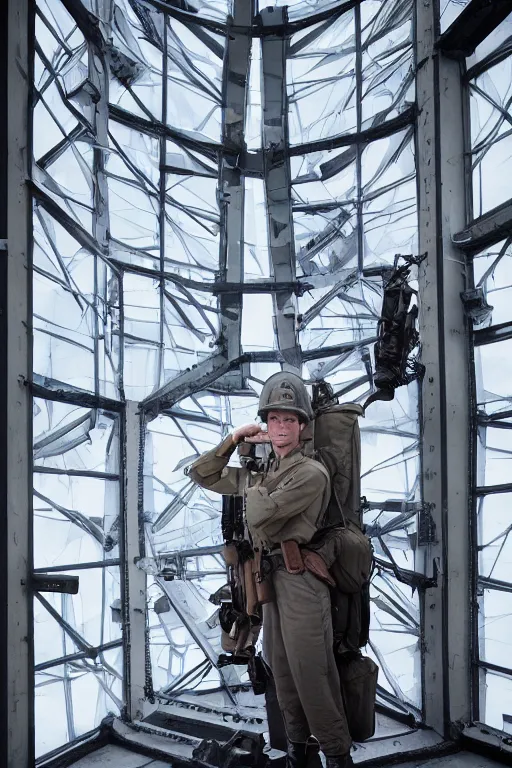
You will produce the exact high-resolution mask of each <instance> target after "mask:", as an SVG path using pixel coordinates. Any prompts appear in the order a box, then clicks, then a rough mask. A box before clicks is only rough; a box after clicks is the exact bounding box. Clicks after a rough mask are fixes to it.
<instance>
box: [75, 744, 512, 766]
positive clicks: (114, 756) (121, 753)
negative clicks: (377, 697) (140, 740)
mask: <svg viewBox="0 0 512 768" xmlns="http://www.w3.org/2000/svg"><path fill="white" fill-rule="evenodd" d="M502 765H503V764H502V763H496V762H494V760H488V759H487V758H485V757H479V756H478V755H475V754H472V753H469V752H460V753H459V754H458V755H452V756H450V757H437V758H435V759H433V760H426V761H425V760H422V761H413V762H410V763H401V768H423V766H428V768H501V766H502ZM100 766H101V768H172V765H171V763H167V762H162V761H161V760H151V758H149V757H144V756H143V755H137V754H135V753H134V752H130V751H129V750H127V749H123V748H122V747H114V746H112V745H109V746H107V747H103V748H102V749H99V750H98V751H97V752H94V753H93V754H92V755H88V756H87V757H83V758H82V759H81V760H79V761H78V762H77V763H73V766H72V768H100Z"/></svg>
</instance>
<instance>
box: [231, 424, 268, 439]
mask: <svg viewBox="0 0 512 768" xmlns="http://www.w3.org/2000/svg"><path fill="white" fill-rule="evenodd" d="M262 434H266V432H264V431H263V430H262V428H261V426H260V425H259V424H244V426H243V427H238V428H237V429H235V431H234V432H233V441H234V442H235V443H241V442H242V440H244V439H245V438H246V437H252V438H254V437H256V436H259V435H262Z"/></svg>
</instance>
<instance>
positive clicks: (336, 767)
mask: <svg viewBox="0 0 512 768" xmlns="http://www.w3.org/2000/svg"><path fill="white" fill-rule="evenodd" d="M353 766H354V761H353V760H352V756H351V754H350V752H347V753H346V754H345V755H336V757H333V756H332V755H331V756H330V757H327V755H326V756H325V768H353Z"/></svg>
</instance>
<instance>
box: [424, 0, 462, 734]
mask: <svg viewBox="0 0 512 768" xmlns="http://www.w3.org/2000/svg"><path fill="white" fill-rule="evenodd" d="M416 13H417V51H416V54H417V58H416V60H417V100H418V109H419V116H418V123H417V169H418V205H419V251H420V253H425V252H426V254H427V257H426V259H425V261H424V262H423V264H422V267H421V269H420V332H421V338H422V360H423V363H424V364H425V366H426V374H425V379H424V383H423V392H422V397H423V414H422V416H423V422H422V438H423V439H422V452H423V457H422V458H423V493H424V500H425V502H426V503H427V504H430V505H431V514H432V520H431V522H432V523H433V525H431V526H430V530H431V532H432V535H431V536H430V541H424V542H423V546H421V545H420V552H421V553H422V554H423V556H424V561H425V568H426V571H427V573H428V575H432V571H433V570H435V568H437V569H438V571H439V573H438V586H437V588H434V589H429V590H427V592H426V594H425V600H424V605H423V626H424V704H425V716H426V722H427V724H428V725H430V726H432V727H433V728H435V730H436V731H438V732H439V733H441V734H444V735H446V736H449V735H451V733H452V730H453V729H452V726H453V724H455V723H457V722H458V721H462V720H469V717H470V656H469V649H470V584H469V563H470V558H469V548H470V536H469V532H470V524H469V498H468V492H469V487H468V486H469V481H468V477H469V443H468V436H469V383H468V351H469V346H468V331H467V325H466V320H465V316H464V312H463V306H462V302H461V299H460V293H461V291H463V290H464V287H465V278H466V274H465V263H464V258H463V256H462V254H461V253H460V252H459V251H458V250H457V249H456V248H455V247H454V246H453V244H452V241H451V235H452V234H454V233H456V232H458V231H459V229H461V228H463V226H464V222H465V210H464V209H465V194H464V163H463V152H464V136H463V109H462V84H461V77H460V71H459V64H458V63H457V62H456V61H452V60H449V59H446V58H445V57H443V56H442V54H439V53H438V52H437V51H436V49H435V41H436V35H437V34H438V26H439V7H438V3H436V2H435V0H422V2H421V3H417V4H416ZM434 563H435V566H434Z"/></svg>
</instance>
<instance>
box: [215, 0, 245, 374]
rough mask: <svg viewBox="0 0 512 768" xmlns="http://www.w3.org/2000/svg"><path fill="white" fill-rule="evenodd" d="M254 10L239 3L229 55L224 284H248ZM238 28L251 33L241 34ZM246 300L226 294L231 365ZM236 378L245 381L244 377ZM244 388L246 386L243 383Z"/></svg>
mask: <svg viewBox="0 0 512 768" xmlns="http://www.w3.org/2000/svg"><path fill="white" fill-rule="evenodd" d="M252 6H253V3H252V1H251V0H234V3H233V16H232V17H231V19H230V20H229V23H228V31H227V37H226V51H225V56H224V75H223V77H224V82H223V105H224V108H223V111H222V120H223V123H222V142H223V147H224V150H225V151H224V152H222V155H221V158H220V168H219V199H220V205H221V217H222V220H223V226H222V229H221V253H220V274H221V280H222V281H223V282H224V281H226V282H230V283H243V280H244V258H243V247H244V177H243V175H242V171H241V168H240V159H241V157H242V155H243V153H244V152H245V122H246V103H247V88H248V85H249V59H250V52H251V37H250V35H251V24H252V15H253V14H252ZM233 27H238V28H239V29H240V28H241V29H244V30H246V31H243V32H241V31H238V30H237V31H235V30H234V29H233ZM242 301H243V297H242V293H241V292H238V293H222V294H221V298H220V308H221V329H222V340H223V342H224V345H225V349H226V353H227V357H228V360H234V359H236V358H237V357H239V356H240V354H241V351H242V347H241V328H242ZM234 375H235V376H236V377H237V378H238V379H240V374H239V373H238V372H236V373H235V374H234ZM232 376H233V374H231V377H232ZM238 386H241V379H240V380H239V382H238Z"/></svg>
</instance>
